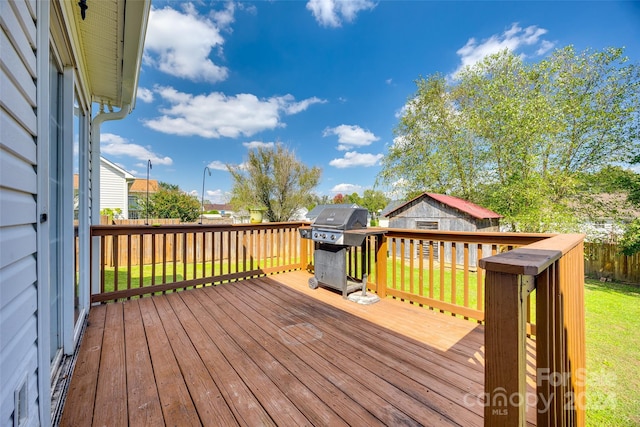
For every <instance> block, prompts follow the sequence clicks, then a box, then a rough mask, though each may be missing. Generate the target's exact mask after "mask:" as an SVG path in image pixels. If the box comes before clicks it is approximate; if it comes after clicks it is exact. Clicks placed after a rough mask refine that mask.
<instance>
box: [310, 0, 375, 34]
mask: <svg viewBox="0 0 640 427" xmlns="http://www.w3.org/2000/svg"><path fill="white" fill-rule="evenodd" d="M374 7H376V3H375V2H372V1H370V0H309V2H307V9H309V10H310V11H311V13H312V14H313V16H314V17H315V18H316V21H318V23H319V24H320V25H321V26H323V27H334V28H335V27H340V26H341V25H342V22H343V21H346V22H352V21H353V20H354V19H355V18H356V15H357V14H358V12H360V11H363V10H370V9H373V8H374Z"/></svg>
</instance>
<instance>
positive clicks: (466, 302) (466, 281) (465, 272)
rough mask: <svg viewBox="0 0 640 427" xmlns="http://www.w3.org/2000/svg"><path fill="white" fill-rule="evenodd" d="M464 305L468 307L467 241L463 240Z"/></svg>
mask: <svg viewBox="0 0 640 427" xmlns="http://www.w3.org/2000/svg"><path fill="white" fill-rule="evenodd" d="M463 268H464V279H463V280H464V302H463V303H464V306H465V307H469V243H467V242H464V265H463Z"/></svg>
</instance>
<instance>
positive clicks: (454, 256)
mask: <svg viewBox="0 0 640 427" xmlns="http://www.w3.org/2000/svg"><path fill="white" fill-rule="evenodd" d="M457 263H458V254H457V244H456V242H452V243H451V303H452V304H455V303H456V299H457V298H456V272H457V270H456V264H457ZM451 314H453V315H455V313H451Z"/></svg>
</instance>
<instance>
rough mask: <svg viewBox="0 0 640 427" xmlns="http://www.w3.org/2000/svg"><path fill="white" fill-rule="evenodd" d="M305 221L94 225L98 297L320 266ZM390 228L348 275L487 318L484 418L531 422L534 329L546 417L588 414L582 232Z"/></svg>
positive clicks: (387, 291) (383, 292)
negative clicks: (305, 235)
mask: <svg viewBox="0 0 640 427" xmlns="http://www.w3.org/2000/svg"><path fill="white" fill-rule="evenodd" d="M304 225H307V224H306V223H302V222H291V223H271V224H239V225H224V226H222V225H220V226H208V225H176V226H170V225H164V226H158V227H153V226H94V227H92V229H91V235H92V236H93V238H95V239H100V245H99V247H100V257H99V260H100V261H99V267H98V268H99V277H100V289H99V292H97V293H94V295H93V296H92V302H105V301H112V300H116V299H120V298H131V297H136V296H142V295H145V294H150V293H155V292H167V291H172V290H176V289H186V288H189V287H194V286H201V285H206V284H217V283H223V282H229V281H236V280H241V279H246V278H251V277H256V276H260V275H265V274H272V273H278V272H286V271H291V270H298V269H308V270H311V269H312V268H313V249H314V243H313V242H312V241H311V240H308V239H302V238H301V237H300V234H299V232H298V229H299V228H300V227H301V226H304ZM385 232H386V233H385V234H384V235H379V236H371V237H369V238H367V240H366V244H365V245H363V247H361V248H351V249H350V250H349V251H348V260H347V274H349V275H353V276H359V277H362V274H363V273H365V272H366V273H367V274H368V287H369V289H371V290H372V291H375V292H377V294H378V295H379V296H380V297H381V298H384V297H393V298H397V299H401V300H404V301H407V302H409V303H413V304H419V305H422V306H425V307H428V308H431V309H434V310H440V311H443V312H448V313H451V314H453V315H458V316H463V317H466V318H469V319H472V320H474V321H477V322H480V323H484V324H485V394H484V398H485V402H484V403H485V425H486V426H502V425H504V426H520V425H525V423H526V420H525V410H526V406H527V403H530V401H529V400H530V399H528V396H527V395H526V389H525V385H526V378H527V370H526V340H527V336H535V341H536V368H537V370H536V375H535V378H536V382H537V390H536V396H534V397H536V403H537V405H538V408H537V409H538V425H539V426H544V425H561V426H569V425H579V426H580V425H584V407H585V404H584V397H585V396H584V368H585V348H584V336H585V326H584V255H583V237H584V236H582V235H549V234H516V233H467V232H438V231H426V230H425V231H419V230H399V229H385ZM122 254H124V255H122ZM93 256H94V255H92V257H93ZM123 256H124V258H123ZM109 257H111V258H109ZM109 259H111V260H112V264H113V265H110V264H109V262H108V260H109ZM136 264H137V265H136ZM108 274H109V275H112V277H111V278H110V279H109V280H106V276H107V275H108ZM107 284H108V285H107Z"/></svg>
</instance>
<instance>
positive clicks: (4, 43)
mask: <svg viewBox="0 0 640 427" xmlns="http://www.w3.org/2000/svg"><path fill="white" fill-rule="evenodd" d="M36 7H37V5H36V2H35V1H21V0H16V1H11V2H9V1H6V0H2V1H0V27H1V28H2V32H1V34H0V65H1V67H0V81H1V82H2V84H0V425H2V426H6V425H13V421H14V420H13V416H14V392H15V391H16V390H17V389H18V388H19V387H20V386H21V384H24V383H26V384H27V385H26V395H27V396H26V397H27V398H26V402H25V403H26V404H27V410H28V413H27V417H26V422H27V424H30V425H35V424H38V423H39V422H40V421H39V415H38V389H39V385H38V377H37V375H38V347H37V346H38V340H37V336H38V324H37V320H38V319H37V315H38V294H37V292H38V289H37V264H36V251H37V234H36V228H37V206H36V195H37V192H38V190H37V188H38V176H37V173H36V169H37V163H38V162H37V147H36V143H35V141H36V135H37V133H38V132H37V128H38V120H37V116H36V113H35V111H36V108H37V105H36V90H37V80H36V74H37V66H36V40H37V28H36ZM47 398H48V397H47Z"/></svg>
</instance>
